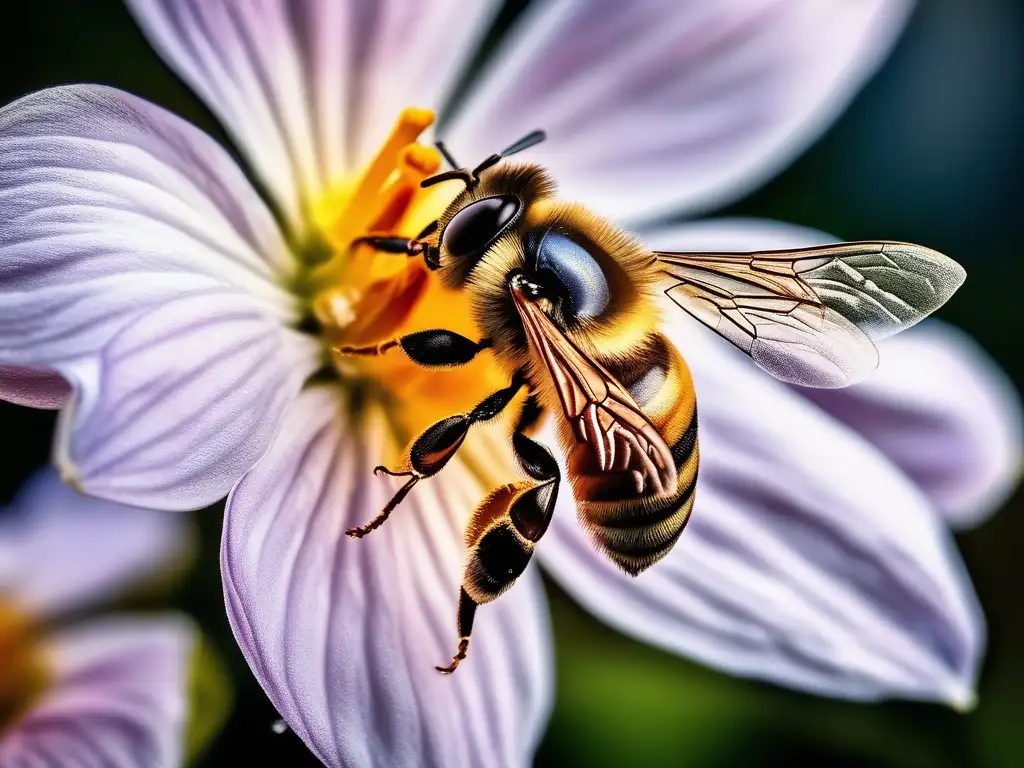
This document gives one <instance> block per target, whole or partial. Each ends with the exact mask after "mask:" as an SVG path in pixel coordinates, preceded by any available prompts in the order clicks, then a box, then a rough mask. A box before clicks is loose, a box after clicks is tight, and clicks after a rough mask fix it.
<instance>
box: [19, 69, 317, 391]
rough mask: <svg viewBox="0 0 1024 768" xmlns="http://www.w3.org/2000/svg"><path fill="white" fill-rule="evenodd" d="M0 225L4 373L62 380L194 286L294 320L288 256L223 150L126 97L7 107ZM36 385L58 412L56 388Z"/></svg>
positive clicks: (49, 93)
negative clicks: (42, 372) (17, 370)
mask: <svg viewBox="0 0 1024 768" xmlns="http://www.w3.org/2000/svg"><path fill="white" fill-rule="evenodd" d="M0 219H2V220H3V222H4V226H3V227H2V228H0V364H2V365H3V366H4V369H3V370H4V371H5V375H7V376H9V375H10V370H11V367H12V366H16V367H28V368H30V369H31V370H32V371H36V372H38V370H39V369H40V368H43V369H47V368H48V369H53V370H56V371H58V372H60V373H62V374H65V375H67V373H68V368H70V367H73V366H76V365H78V364H82V363H88V362H89V361H93V362H94V361H95V357H96V355H97V353H98V351H99V350H100V348H101V347H102V346H103V344H104V343H106V341H107V340H108V339H109V338H110V337H111V336H112V335H113V334H115V333H117V331H118V330H119V329H120V328H121V327H123V326H124V325H125V324H126V323H128V322H130V320H131V318H132V317H133V316H134V315H135V314H137V313H138V312H140V311H142V310H144V309H146V308H147V307H153V306H157V305H159V304H160V303H162V302H164V301H167V300H168V299H170V298H174V297H177V296H180V295H182V294H186V293H189V292H192V291H196V290H203V289H209V288H212V287H217V286H224V287H229V288H232V289H234V290H236V291H239V292H240V293H243V294H245V295H247V296H248V297H250V301H251V303H252V305H253V307H254V308H258V309H259V310H260V311H261V312H264V313H265V314H266V315H267V316H268V317H274V318H278V319H279V320H294V319H295V318H296V317H297V313H298V306H297V302H296V300H295V299H294V298H292V297H291V296H290V295H289V294H288V293H287V292H286V291H285V290H284V289H283V288H281V287H280V285H281V284H283V283H284V282H285V281H286V280H288V279H290V276H291V274H292V272H293V271H294V263H293V261H294V260H293V258H292V256H291V255H290V253H289V251H288V249H287V246H286V245H285V242H284V240H283V239H282V236H281V234H280V232H279V231H278V229H277V227H276V225H275V223H274V220H273V218H272V217H271V215H270V212H269V211H268V210H267V208H266V206H264V205H263V203H262V202H261V201H260V199H259V197H258V195H257V194H256V193H255V191H254V190H253V189H252V187H251V186H250V185H249V183H248V182H247V181H246V179H245V177H244V176H243V175H242V173H241V171H240V170H239V169H238V168H237V167H236V166H235V165H234V163H233V162H232V160H231V158H230V157H229V156H228V154H227V153H226V152H225V151H224V150H223V149H221V148H220V147H219V146H218V145H217V144H216V143H215V142H214V141H213V140H212V139H210V138H209V137H208V136H206V135H204V134H203V133H202V132H200V131H199V130H197V129H196V128H194V127H193V126H191V125H189V124H188V123H186V122H184V121H183V120H181V119H179V118H177V117H175V116H173V115H171V114H170V113H168V112H165V111H164V110H162V109H160V108H158V107H155V106H153V105H152V104H149V103H147V102H145V101H143V100H141V99H138V98H136V97H134V96H131V95H129V94H127V93H124V92H122V91H118V90H115V89H112V88H104V87H101V86H93V85H79V86H64V87H60V88H52V89H49V90H46V91H40V92H38V93H34V94H31V95H30V96H26V97H24V98H22V99H19V100H18V101H16V102H14V103H12V104H9V105H7V106H6V107H4V108H3V109H0ZM69 378H70V377H69ZM41 384H42V386H43V387H44V388H45V389H44V392H43V393H40V394H39V395H38V399H39V400H40V401H42V402H43V403H44V404H46V405H53V404H55V403H56V399H55V398H54V392H53V389H54V385H53V382H52V380H45V381H43V382H41ZM4 391H6V387H5V388H4V390H0V392H4ZM15 394H16V395H17V396H18V397H17V400H18V401H19V402H25V401H26V398H29V397H30V395H26V394H25V393H17V392H16V393H15Z"/></svg>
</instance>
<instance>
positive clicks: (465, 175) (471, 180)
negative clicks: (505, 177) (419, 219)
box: [420, 131, 547, 189]
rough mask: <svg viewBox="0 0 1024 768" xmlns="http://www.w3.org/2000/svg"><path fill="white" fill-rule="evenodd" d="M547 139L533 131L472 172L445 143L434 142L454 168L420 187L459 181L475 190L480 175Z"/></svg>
mask: <svg viewBox="0 0 1024 768" xmlns="http://www.w3.org/2000/svg"><path fill="white" fill-rule="evenodd" d="M546 138H547V134H546V133H544V131H533V132H532V133H528V134H526V135H525V136H523V138H521V139H520V140H519V141H517V142H515V143H514V144H510V145H509V146H507V147H505V148H504V149H503V150H501V152H496V153H494V154H493V155H491V156H490V157H487V158H484V161H483V162H482V163H480V164H479V165H478V166H477V167H476V168H474V169H473V170H471V171H467V170H466V169H465V168H463V167H462V166H460V165H459V164H458V163H457V162H455V158H454V157H452V156H451V154H449V152H448V148H447V147H446V146H445V145H444V142H442V141H437V142H434V146H436V147H437V151H438V152H440V153H441V154H442V155H443V156H444V159H445V160H447V161H448V165H450V166H451V167H452V170H450V171H442V172H441V173H435V174H434V175H433V176H429V177H427V178H425V179H424V180H423V181H421V182H420V186H421V187H424V188H425V187H432V186H434V185H435V184H440V183H441V182H442V181H449V180H451V179H458V180H460V181H462V182H463V183H465V185H466V189H473V187H475V186H476V185H477V184H479V183H480V174H481V173H483V172H484V171H486V170H487V169H488V168H490V167H491V166H493V165H497V164H498V163H499V162H500V161H501V160H502V159H503V158H506V157H508V156H509V155H514V154H516V153H517V152H522V151H523V150H524V149H529V148H530V147H532V146H534V145H536V144H540V143H541V142H542V141H544V139H546Z"/></svg>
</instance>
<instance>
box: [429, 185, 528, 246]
mask: <svg viewBox="0 0 1024 768" xmlns="http://www.w3.org/2000/svg"><path fill="white" fill-rule="evenodd" d="M521 208H522V203H520V202H519V198H518V197H514V196H512V195H497V196H495V197H485V198H483V199H481V200H476V201H474V202H472V203H470V204H469V205H467V206H466V207H465V208H463V209H462V210H461V211H459V212H458V213H456V214H455V215H454V216H453V217H452V220H451V221H449V222H448V225H447V226H446V227H445V228H444V232H443V233H442V235H441V244H442V245H443V246H444V248H445V249H446V250H447V251H448V253H450V254H451V255H452V256H454V257H455V258H464V257H467V256H474V255H479V254H481V253H483V252H484V251H485V250H487V248H488V247H489V246H490V245H491V244H492V243H493V242H494V241H495V240H497V239H498V237H499V236H500V235H501V234H502V232H504V231H505V229H506V228H507V227H508V226H509V224H511V223H512V222H513V221H514V220H515V219H516V217H517V216H518V215H519V211H520V209H521Z"/></svg>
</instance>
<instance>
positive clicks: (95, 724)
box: [0, 616, 195, 768]
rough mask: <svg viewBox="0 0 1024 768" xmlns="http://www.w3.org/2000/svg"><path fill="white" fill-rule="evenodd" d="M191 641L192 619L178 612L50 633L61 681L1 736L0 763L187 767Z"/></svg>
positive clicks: (48, 767)
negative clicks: (184, 754)
mask: <svg viewBox="0 0 1024 768" xmlns="http://www.w3.org/2000/svg"><path fill="white" fill-rule="evenodd" d="M194 643H195V629H194V628H193V626H192V624H191V622H189V621H188V620H186V619H185V618H184V617H176V616H168V617H161V618H155V619H128V618H113V619H105V620H101V621H94V622H91V623H89V624H86V625H83V626H80V627H76V628H75V629H72V630H65V631H62V632H60V633H59V634H57V635H55V636H54V637H52V638H50V639H48V642H47V646H46V649H45V650H46V653H47V659H48V660H49V661H50V662H51V663H52V665H53V673H54V676H55V678H54V680H53V682H52V685H51V687H50V688H49V690H47V691H46V693H45V694H44V695H43V698H42V699H40V700H39V701H38V702H37V703H36V704H35V705H34V706H33V707H32V709H31V710H30V711H29V712H28V713H27V714H25V715H24V716H22V717H21V719H19V720H18V721H17V722H16V723H15V724H14V725H13V726H11V727H10V728H9V729H8V730H6V731H4V733H3V734H2V735H0V765H3V766H4V768H69V767H70V766H75V767H76V768H77V767H78V766H83V767H84V766H97V768H98V767H99V766H102V768H139V767H140V766H160V768H174V767H175V766H179V765H181V764H182V761H183V756H182V753H183V747H184V728H185V722H186V715H187V691H188V688H187V682H188V666H189V658H190V654H191V652H192V648H193V645H194Z"/></svg>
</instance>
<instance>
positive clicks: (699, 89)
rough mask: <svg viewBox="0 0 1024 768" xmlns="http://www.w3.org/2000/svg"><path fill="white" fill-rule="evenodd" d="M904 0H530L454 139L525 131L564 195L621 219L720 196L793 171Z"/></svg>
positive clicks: (871, 59)
mask: <svg viewBox="0 0 1024 768" xmlns="http://www.w3.org/2000/svg"><path fill="white" fill-rule="evenodd" d="M909 8H910V2H908V0H717V1H716V2H688V3H666V2H661V1H660V0H640V1H639V2H629V3H624V2H618V1H617V0H555V1H553V2H546V3H533V4H532V5H531V7H530V8H529V9H528V11H527V12H526V16H525V18H524V19H523V21H522V23H520V24H518V25H517V26H516V27H515V28H514V29H513V30H512V31H511V33H510V35H509V38H508V40H509V42H508V44H507V45H505V46H502V47H501V48H499V50H498V51H497V52H496V54H495V56H494V58H493V60H492V61H493V66H492V67H491V68H490V69H489V70H488V71H487V72H486V74H485V75H484V76H482V77H481V78H480V79H479V80H478V81H477V82H476V84H475V90H474V91H473V93H472V95H471V97H470V99H469V100H468V101H467V105H466V110H465V114H464V115H461V116H460V117H458V118H456V121H455V123H454V125H453V126H452V130H451V131H449V132H448V133H447V134H446V137H447V138H448V139H449V142H448V144H449V147H451V149H452V151H453V152H455V153H456V156H458V157H459V158H460V160H461V158H462V157H463V156H466V157H467V158H468V159H467V160H463V161H462V162H466V163H470V164H472V163H475V162H479V161H480V160H482V159H483V158H484V157H486V156H487V155H489V154H490V153H491V152H497V151H498V150H500V149H501V148H502V147H503V146H505V145H506V144H508V143H510V142H511V141H514V140H516V139H518V138H519V137H520V136H522V135H524V134H525V133H527V132H529V131H531V130H533V129H536V128H543V129H545V130H546V131H547V132H548V140H547V141H546V142H545V143H544V144H542V145H540V146H538V147H536V148H535V149H531V150H529V159H530V160H531V161H536V162H539V163H541V164H542V165H545V166H547V167H548V168H549V169H550V170H551V171H552V173H553V174H554V177H555V179H556V180H557V181H558V183H559V184H560V185H561V186H562V189H563V193H564V195H565V196H567V197H569V198H570V199H578V200H580V201H581V202H585V203H587V204H588V205H591V206H593V207H595V208H597V209H598V210H600V211H601V212H602V213H605V214H607V215H610V216H614V217H616V218H619V219H623V218H630V219H649V218H652V217H654V216H655V215H660V214H665V213H679V212H681V211H683V210H687V211H693V210H696V209H701V210H704V209H707V208H709V207H713V206H718V205H723V204H725V203H728V202H730V201H732V200H735V199H737V198H738V197H740V196H742V195H744V194H746V193H747V192H748V191H750V190H751V189H753V188H754V187H756V186H757V185H759V184H760V183H762V182H763V181H765V180H766V179H767V178H769V177H770V176H772V175H773V174H775V173H777V172H778V171H779V170H781V169H782V168H784V167H785V166H786V165H787V164H788V163H789V162H790V161H791V160H792V159H793V158H794V157H795V156H796V155H797V154H799V153H800V152H801V151H802V150H803V149H804V148H806V147H807V145H808V144H810V143H811V142H812V141H814V140H815V139H816V138H817V137H818V136H819V135H820V134H821V133H822V132H823V131H824V130H825V129H826V128H827V127H828V126H829V124H830V123H831V122H832V121H833V120H834V119H835V117H836V116H837V115H838V114H839V113H840V112H841V111H842V110H843V109H844V108H845V107H846V105H847V103H848V102H849V101H850V99H851V98H852V96H853V94H854V93H855V92H856V90H857V89H858V88H859V87H860V86H861V85H862V84H863V82H864V81H865V80H866V79H867V78H868V77H869V76H870V75H871V74H872V73H873V72H874V71H875V69H876V68H877V66H878V65H879V63H880V62H881V61H882V59H883V58H884V57H885V55H886V54H887V53H888V51H889V49H890V47H891V46H892V43H893V41H894V40H895V38H896V36H897V34H898V33H899V31H900V30H901V29H902V27H903V23H904V21H905V19H906V17H907V15H908V11H909Z"/></svg>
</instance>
